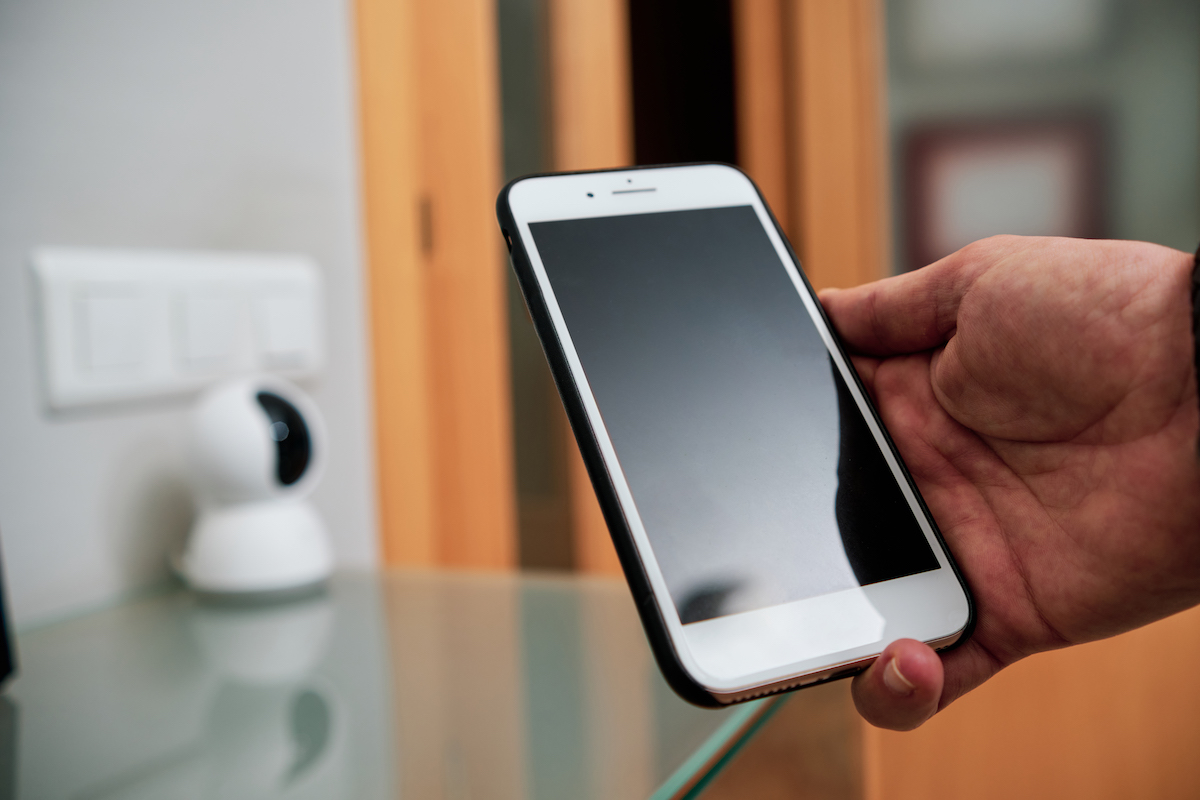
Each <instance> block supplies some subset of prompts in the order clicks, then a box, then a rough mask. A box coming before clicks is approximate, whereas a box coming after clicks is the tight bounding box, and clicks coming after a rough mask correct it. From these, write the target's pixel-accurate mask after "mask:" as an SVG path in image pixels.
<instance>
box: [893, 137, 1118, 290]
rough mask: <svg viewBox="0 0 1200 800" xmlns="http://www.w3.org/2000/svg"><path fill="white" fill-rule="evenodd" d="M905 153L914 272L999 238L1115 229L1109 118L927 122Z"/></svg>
mask: <svg viewBox="0 0 1200 800" xmlns="http://www.w3.org/2000/svg"><path fill="white" fill-rule="evenodd" d="M903 152H904V156H903V177H902V184H903V186H902V194H903V202H904V208H905V212H906V213H905V224H904V229H903V236H904V239H905V248H904V250H905V253H904V264H903V268H904V269H906V270H912V269H917V268H920V267H923V266H925V265H927V264H932V263H933V262H934V261H937V260H938V259H940V258H942V257H944V256H947V255H949V254H950V253H953V252H954V251H956V250H958V249H959V248H961V247H963V246H965V245H967V244H970V243H971V242H973V241H975V240H977V239H982V238H985V237H987V236H991V235H994V234H1001V233H1015V234H1021V235H1026V236H1071V237H1080V238H1099V237H1102V236H1104V235H1105V216H1106V215H1105V202H1104V198H1105V175H1104V125H1103V121H1102V118H1101V117H1100V116H1099V115H1096V114H1080V115H1074V116H1071V117H1057V118H1045V119H1038V118H1032V119H1009V120H987V121H968V122H961V121H959V122H943V123H935V124H926V125H923V126H920V127H918V128H915V129H913V130H912V131H911V132H910V133H909V135H908V136H907V137H906V140H905V144H904V151H903Z"/></svg>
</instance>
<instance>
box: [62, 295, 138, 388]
mask: <svg viewBox="0 0 1200 800" xmlns="http://www.w3.org/2000/svg"><path fill="white" fill-rule="evenodd" d="M75 316H76V327H75V334H76V345H75V347H76V356H77V358H78V360H79V366H80V367H82V368H83V369H84V370H87V371H92V372H107V371H109V370H128V369H136V368H137V367H140V366H141V365H142V364H143V363H145V360H146V334H147V333H148V331H147V330H146V322H147V320H146V307H145V301H144V300H143V298H142V297H141V296H140V295H139V294H138V292H137V289H136V287H133V286H121V285H119V284H117V285H113V286H111V287H103V288H89V289H85V290H83V291H81V292H80V293H79V295H78V296H77V297H76V298H75Z"/></svg>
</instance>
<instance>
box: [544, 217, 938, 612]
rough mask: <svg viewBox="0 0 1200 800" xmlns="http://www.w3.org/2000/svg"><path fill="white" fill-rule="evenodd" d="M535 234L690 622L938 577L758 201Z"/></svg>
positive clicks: (561, 225) (550, 226)
mask: <svg viewBox="0 0 1200 800" xmlns="http://www.w3.org/2000/svg"><path fill="white" fill-rule="evenodd" d="M530 228H531V230H532V233H533V240H534V243H535V244H536V245H537V248H538V252H539V253H540V254H541V257H542V263H543V264H544V265H545V268H546V274H547V275H548V276H549V278H550V285H551V286H552V287H553V288H554V294H555V297H556V298H557V299H558V304H559V307H560V308H561V309H562V314H563V318H564V319H565V321H566V324H567V326H568V328H569V329H570V331H571V338H572V340H573V342H574V344H575V349H576V352H577V353H578V354H579V360H580V362H581V363H582V365H583V371H584V374H585V376H586V378H587V381H588V384H589V386H590V387H591V389H592V392H593V394H594V395H595V397H596V404H597V405H598V406H599V408H600V415H601V416H602V417H603V418H604V425H605V428H606V429H607V431H608V433H609V436H610V437H611V438H612V441H613V447H614V448H615V449H616V453H617V458H618V459H619V460H620V462H621V466H622V468H623V469H624V472H625V477H626V479H627V480H628V482H629V488H630V490H631V491H632V493H633V499H634V502H635V503H636V504H637V510H638V513H639V514H640V516H641V518H642V522H643V524H644V525H645V527H646V534H647V536H648V537H649V539H650V544H651V547H652V548H653V549H654V554H655V556H656V557H657V559H658V565H659V567H660V569H661V570H662V572H663V577H664V578H665V579H666V582H667V586H668V588H669V590H670V593H671V599H672V600H673V601H674V603H675V607H676V609H677V611H678V612H679V616H680V619H681V621H682V622H683V624H685V625H686V624H689V623H693V622H700V621H702V620H706V619H710V618H713V617H718V616H723V615H726V614H735V613H738V612H742V611H752V610H754V609H758V608H765V607H768V606H774V605H780V604H782V603H787V602H791V601H794V600H804V599H806V598H809V597H814V596H817V595H822V594H828V593H830V592H836V591H840V590H843V589H849V588H851V587H855V586H861V585H865V584H872V583H878V582H879V581H884V580H891V579H893V578H899V577H903V576H905V575H912V574H915V573H918V572H924V571H926V570H931V569H937V568H938V563H937V559H936V558H934V555H933V551H932V550H931V549H930V547H929V544H928V543H927V542H926V541H925V536H924V534H923V533H922V532H921V529H920V527H919V525H918V523H917V518H916V516H915V515H914V513H913V509H912V508H910V507H909V505H908V503H907V502H906V501H905V499H904V496H903V494H902V493H901V491H900V486H899V484H898V482H897V480H896V478H895V477H894V476H893V475H892V473H891V471H890V470H889V469H888V467H887V464H886V463H885V461H884V458H883V454H882V452H881V451H880V448H879V447H878V445H876V443H875V442H874V441H873V439H872V437H871V434H870V431H869V430H868V429H867V424H866V420H865V419H864V418H863V414H862V412H861V411H860V410H859V408H858V406H857V405H856V404H855V403H854V402H853V400H852V399H851V398H850V394H849V390H848V389H847V387H846V382H845V380H844V379H843V378H842V376H841V375H840V374H839V372H838V370H837V368H836V366H835V365H834V363H833V361H832V360H831V358H830V356H829V352H828V350H826V348H825V344H824V342H822V341H821V337H820V336H819V335H818V333H817V329H816V326H815V325H814V324H813V321H812V319H811V318H810V317H809V315H808V313H807V311H806V310H805V308H804V305H803V304H802V303H801V302H800V298H799V297H798V296H797V294H796V290H795V287H794V286H792V282H791V280H790V279H789V278H788V275H787V273H786V272H785V271H784V269H783V265H782V264H781V263H780V261H779V257H778V256H777V255H776V254H775V252H774V249H773V248H772V247H771V242H770V240H768V239H767V235H766V232H765V231H764V230H763V226H762V225H761V223H759V221H758V218H757V216H755V214H754V210H753V209H752V208H750V207H749V206H734V207H728V208H705V209H693V210H687V211H666V212H658V213H650V214H637V215H630V216H618V217H596V218H591V219H578V220H563V221H556V222H540V223H534V224H533V225H531V226H530Z"/></svg>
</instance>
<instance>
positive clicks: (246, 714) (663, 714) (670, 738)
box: [0, 572, 779, 800]
mask: <svg viewBox="0 0 1200 800" xmlns="http://www.w3.org/2000/svg"><path fill="white" fill-rule="evenodd" d="M18 649H19V658H20V673H19V676H18V678H17V679H16V680H15V681H14V682H13V683H12V685H11V687H9V689H8V691H7V692H6V693H5V695H3V696H0V800H2V798H8V797H15V798H79V800H83V798H95V799H96V800H99V799H100V798H106V799H107V798H122V799H123V800H125V799H131V798H234V797H237V798H241V797H246V798H274V797H279V798H284V797H287V798H323V799H325V800H329V799H331V798H371V799H374V798H421V799H422V800H424V798H448V799H449V800H460V798H605V799H606V800H607V799H608V798H646V797H654V798H665V797H693V796H696V795H697V794H698V793H700V792H701V791H702V790H703V788H704V786H705V784H706V783H707V782H708V781H709V780H710V779H711V778H712V777H713V776H714V775H715V774H716V772H717V771H719V770H720V768H721V766H722V765H723V764H724V763H726V762H727V761H728V760H729V758H730V757H731V754H732V753H734V752H736V750H737V748H738V747H740V746H741V744H742V743H743V742H745V741H746V740H747V739H748V738H749V737H750V736H751V735H752V734H753V732H754V731H755V730H756V729H757V727H758V726H760V725H761V724H762V722H763V721H764V720H765V719H766V718H767V717H768V716H769V715H770V713H771V712H772V711H773V710H774V709H775V708H776V707H777V705H778V703H779V700H778V699H774V698H769V699H767V700H765V701H757V702H755V703H750V704H745V705H740V706H736V707H733V708H730V709H724V710H719V711H712V710H705V709H700V708H696V707H693V706H690V705H688V704H687V703H685V702H683V701H682V700H680V699H679V698H678V697H676V696H675V694H674V693H673V692H672V691H671V690H670V689H669V688H668V687H667V685H666V684H665V683H664V682H663V680H662V678H661V677H660V676H659V673H658V669H657V667H656V666H655V664H654V661H653V658H652V657H651V655H650V652H649V649H648V647H647V645H646V642H645V638H644V635H643V634H642V631H641V627H640V624H639V622H638V619H637V615H636V613H635V611H634V607H633V603H632V601H631V600H630V597H629V593H628V591H627V589H626V588H625V586H624V584H623V583H622V582H620V581H617V580H611V579H593V578H581V577H576V576H570V577H537V576H529V575H486V574H465V573H440V572H428V573H421V572H396V573H385V574H383V575H372V574H343V575H339V576H338V577H336V578H335V579H334V580H333V581H332V582H331V584H330V586H329V587H328V590H327V591H325V592H324V593H322V594H319V595H315V596H311V597H308V598H303V599H297V600H293V601H291V602H286V603H283V602H281V603H275V604H271V605H259V606H233V605H222V604H213V603H206V602H204V601H201V600H198V599H197V598H196V597H195V596H193V595H191V594H190V593H187V592H184V591H181V590H180V591H172V592H166V593H163V594H161V595H157V596H153V597H148V598H144V599H141V600H137V601H133V602H129V603H125V604H123V605H120V606H116V607H113V608H109V609H106V610H102V611H98V612H95V613H92V614H89V615H86V616H83V617H78V618H75V619H71V620H67V621H64V622H60V623H57V624H54V625H50V626H47V627H44V628H40V629H36V630H32V631H29V632H27V633H24V634H23V635H21V636H19V637H18Z"/></svg>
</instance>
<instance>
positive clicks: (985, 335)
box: [821, 236, 1200, 730]
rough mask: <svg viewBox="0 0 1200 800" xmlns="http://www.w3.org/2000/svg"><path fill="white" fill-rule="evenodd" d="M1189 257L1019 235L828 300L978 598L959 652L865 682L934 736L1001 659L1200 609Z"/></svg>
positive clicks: (916, 660) (877, 713)
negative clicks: (937, 721)
mask: <svg viewBox="0 0 1200 800" xmlns="http://www.w3.org/2000/svg"><path fill="white" fill-rule="evenodd" d="M1191 267H1192V258H1191V256H1188V255H1186V254H1184V253H1180V252H1178V251H1175V250H1170V249H1168V248H1165V247H1159V246H1157V245H1150V244H1142V243H1136V242H1113V241H1086V240H1074V239H1048V238H1023V237H1015V236H1002V237H995V238H992V239H986V240H983V241H981V242H976V243H975V244H972V245H970V246H969V247H966V248H964V249H962V250H960V251H959V252H957V253H955V254H954V255H951V256H948V257H947V258H944V259H942V260H941V261H939V262H937V263H936V264H933V265H932V266H929V267H926V268H925V269H922V270H918V271H916V272H912V273H909V274H906V275H901V276H897V277H894V278H889V279H887V280H883V281H879V282H877V283H873V284H869V285H867V286H861V287H858V288H856V289H847V290H830V291H827V292H823V293H822V294H821V300H822V302H823V303H824V305H825V308H826V310H827V311H828V313H829V315H830V317H831V318H832V319H833V323H834V325H835V326H836V327H837V329H838V331H839V333H840V334H841V335H842V337H843V339H844V340H845V342H846V343H847V345H848V346H849V347H850V348H851V349H852V350H853V351H855V352H857V353H860V354H862V357H858V358H856V359H855V364H856V366H857V367H858V370H859V373H860V374H861V375H862V378H863V381H864V383H865V384H866V385H867V387H868V389H869V390H870V391H871V392H872V394H873V396H874V398H875V401H876V403H877V405H878V407H879V410H880V413H881V415H882V416H883V419H884V422H885V423H886V425H887V427H888V429H889V430H890V431H891V433H892V436H893V438H894V439H895V441H896V444H897V446H898V447H899V449H900V452H901V453H902V454H903V456H904V459H905V461H906V462H907V463H908V466H909V469H910V470H911V471H912V474H913V476H914V478H915V479H916V481H917V484H918V485H919V486H920V488H921V492H922V493H923V494H924V496H925V500H926V502H927V503H928V505H929V508H930V510H931V511H932V512H933V516H934V517H935V518H936V519H937V521H938V524H939V526H940V527H941V530H942V533H943V535H944V536H945V538H946V541H947V543H948V544H949V546H950V549H951V551H952V552H953V553H954V556H955V558H956V559H957V561H958V563H959V565H960V567H961V569H962V571H963V573H964V574H965V576H966V579H967V582H968V584H969V585H970V587H971V590H972V593H973V594H974V596H975V600H976V604H977V605H976V611H977V614H978V624H977V627H976V629H975V634H974V636H973V637H972V638H971V639H970V640H969V641H968V642H967V643H966V644H965V645H963V646H962V647H960V648H958V649H956V650H952V651H950V652H948V653H946V654H945V655H943V656H939V655H937V654H935V653H934V652H933V651H932V650H930V649H929V648H928V647H927V646H925V645H923V644H921V643H919V642H915V641H912V640H902V641H899V642H894V643H892V644H891V645H890V646H889V647H888V648H887V649H886V650H884V652H883V654H882V656H881V657H880V658H879V659H878V660H877V661H876V662H875V664H874V665H872V667H871V668H870V669H868V670H867V671H866V672H865V673H863V674H862V675H860V676H858V677H857V678H856V679H855V681H854V698H855V702H856V704H857V705H858V709H859V711H860V712H861V713H862V715H863V716H864V717H865V718H866V719H867V720H868V721H869V722H872V723H874V724H876V725H879V726H882V727H887V728H895V729H900V730H905V729H910V728H915V727H917V726H918V725H920V724H921V723H923V722H924V721H925V720H926V719H928V718H929V717H930V716H932V715H933V714H934V713H935V712H936V711H937V710H939V709H941V708H943V707H945V706H946V705H947V704H948V703H950V702H951V701H953V700H954V699H955V698H957V697H959V696H961V695H962V694H964V693H966V692H968V691H970V690H971V689H973V688H975V687H976V686H978V685H979V684H981V683H983V682H984V681H985V680H987V679H988V678H989V677H991V676H992V675H994V674H995V673H996V672H997V671H999V670H1000V669H1002V668H1004V667H1006V666H1008V665H1009V664H1012V663H1013V662H1014V661H1017V660H1018V659H1020V658H1023V657H1024V656H1027V655H1030V654H1032V653H1036V652H1039V651H1042V650H1049V649H1052V648H1056V647H1064V646H1066V645H1071V644H1077V643H1080V642H1086V641H1089V640H1093V639H1100V638H1103V637H1106V636H1112V635H1114V634H1117V633H1120V632H1122V631H1126V630H1129V629H1131V628H1135V627H1137V626H1139V625H1143V624H1145V623H1148V622H1150V621H1152V620H1155V619H1159V618H1161V617H1165V616H1167V615H1169V614H1172V613H1174V612H1176V611H1180V610H1182V609H1185V608H1188V607H1189V606H1192V605H1194V604H1196V603H1197V602H1200V461H1198V459H1197V434H1198V432H1200V411H1198V409H1197V392H1196V375H1195V369H1194V366H1193V347H1192V329H1191V299H1190V276H1191Z"/></svg>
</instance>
